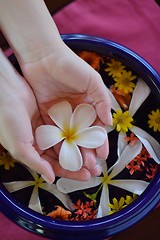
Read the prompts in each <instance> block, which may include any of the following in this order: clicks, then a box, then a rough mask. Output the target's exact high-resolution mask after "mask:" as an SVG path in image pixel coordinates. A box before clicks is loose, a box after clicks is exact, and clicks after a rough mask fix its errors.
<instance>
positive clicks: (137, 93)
mask: <svg viewBox="0 0 160 240" xmlns="http://www.w3.org/2000/svg"><path fill="white" fill-rule="evenodd" d="M149 94H150V88H149V87H148V85H147V84H146V83H145V82H144V81H143V80H142V79H141V78H139V80H138V82H137V84H136V87H135V89H134V91H133V95H132V99H131V103H130V106H129V112H130V114H131V115H132V116H133V115H134V114H135V113H136V111H137V110H138V109H139V107H140V106H141V105H142V103H143V102H144V101H145V99H146V98H147V97H148V95H149Z"/></svg>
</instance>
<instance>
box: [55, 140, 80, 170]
mask: <svg viewBox="0 0 160 240" xmlns="http://www.w3.org/2000/svg"><path fill="white" fill-rule="evenodd" d="M59 163H60V165H61V166H62V167H63V168H64V169H66V170H69V171H78V170H79V169H80V168H81V167H82V165H83V161H82V155H81V152H80V150H79V148H78V147H77V145H76V144H75V143H74V142H69V143H68V142H67V141H66V140H64V142H63V143H62V146H61V149H60V153H59Z"/></svg>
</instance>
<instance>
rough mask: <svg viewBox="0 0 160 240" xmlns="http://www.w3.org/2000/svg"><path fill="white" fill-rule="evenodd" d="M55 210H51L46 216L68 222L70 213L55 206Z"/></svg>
mask: <svg viewBox="0 0 160 240" xmlns="http://www.w3.org/2000/svg"><path fill="white" fill-rule="evenodd" d="M55 207H56V209H55V210H53V211H52V212H50V213H48V214H47V216H49V217H52V218H56V219H61V220H68V219H69V217H70V216H71V212H70V211H68V210H65V209H64V208H62V207H61V206H55Z"/></svg>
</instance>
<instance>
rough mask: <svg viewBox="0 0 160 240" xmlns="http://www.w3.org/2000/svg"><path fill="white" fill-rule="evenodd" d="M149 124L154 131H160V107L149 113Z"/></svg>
mask: <svg viewBox="0 0 160 240" xmlns="http://www.w3.org/2000/svg"><path fill="white" fill-rule="evenodd" d="M148 118H149V120H148V124H149V128H152V127H153V131H154V132H156V131H160V109H157V110H156V111H151V114H149V115H148Z"/></svg>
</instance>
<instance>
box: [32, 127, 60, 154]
mask: <svg viewBox="0 0 160 240" xmlns="http://www.w3.org/2000/svg"><path fill="white" fill-rule="evenodd" d="M35 137H36V141H37V145H38V147H39V148H40V149H41V150H45V149H48V148H50V147H52V146H54V145H55V144H57V143H58V142H60V141H61V140H62V139H63V138H64V137H63V135H62V130H61V129H60V128H58V127H55V126H52V125H42V126H39V127H38V128H37V129H36V131H35Z"/></svg>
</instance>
